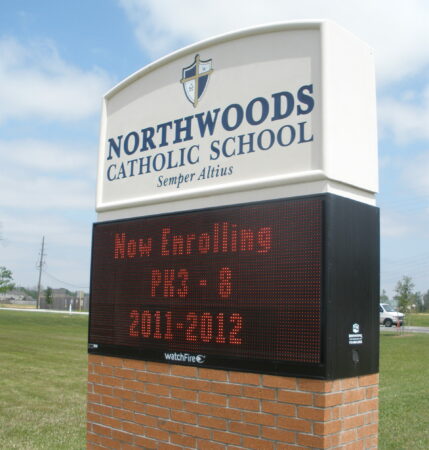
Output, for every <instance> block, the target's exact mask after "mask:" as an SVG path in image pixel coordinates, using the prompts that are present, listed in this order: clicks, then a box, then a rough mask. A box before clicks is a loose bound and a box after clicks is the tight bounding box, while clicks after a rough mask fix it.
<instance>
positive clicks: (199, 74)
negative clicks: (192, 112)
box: [180, 55, 213, 108]
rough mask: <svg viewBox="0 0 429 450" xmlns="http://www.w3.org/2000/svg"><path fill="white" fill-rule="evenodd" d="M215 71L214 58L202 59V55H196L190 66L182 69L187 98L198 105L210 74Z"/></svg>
mask: <svg viewBox="0 0 429 450" xmlns="http://www.w3.org/2000/svg"><path fill="white" fill-rule="evenodd" d="M211 73H213V66H212V60H211V59H207V60H205V61H202V60H201V59H200V55H196V56H195V61H194V62H193V63H192V64H191V65H190V66H188V67H185V68H184V69H182V79H181V80H180V82H181V83H182V85H183V89H184V91H185V95H186V98H187V99H188V100H189V101H190V102H191V103H192V104H193V105H194V108H195V107H196V106H197V105H198V101H199V100H200V98H201V96H202V95H203V93H204V91H205V90H206V87H207V83H208V81H209V76H210V74H211Z"/></svg>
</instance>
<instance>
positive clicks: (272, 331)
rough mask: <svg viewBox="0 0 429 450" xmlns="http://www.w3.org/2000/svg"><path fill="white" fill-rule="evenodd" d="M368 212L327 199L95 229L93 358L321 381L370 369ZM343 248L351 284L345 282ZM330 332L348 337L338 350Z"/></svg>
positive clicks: (373, 294) (372, 224)
mask: <svg viewBox="0 0 429 450" xmlns="http://www.w3.org/2000/svg"><path fill="white" fill-rule="evenodd" d="M375 211H377V208H374V207H372V206H368V205H364V204H361V203H358V202H354V201H351V200H347V199H344V198H339V197H336V196H332V195H330V194H325V195H316V196H311V197H302V198H293V199H286V200H273V201H268V202H261V203H253V204H244V205H235V206H227V207H218V208H211V209H205V210H198V211H190V212H182V213H176V214H167V215H157V216H149V217H142V218H135V219H125V220H119V221H111V222H102V223H97V224H95V226H94V233H93V256H92V280H91V309H90V330H89V351H90V352H91V353H99V354H108V355H116V356H123V357H130V358H137V359H145V360H155V361H163V362H171V363H179V364H192V365H196V366H202V367H216V368H226V369H237V370H250V371H256V372H267V373H283V374H290V375H297V376H300V375H301V376H309V377H318V378H329V377H335V376H336V375H338V374H340V373H344V371H345V372H346V373H348V374H351V373H352V372H353V371H358V372H359V373H366V372H372V371H375V370H376V365H377V362H376V361H377V359H374V355H373V354H371V350H370V349H369V347H367V344H368V342H367V338H368V337H370V336H371V335H372V334H374V336H376V332H375V330H377V329H378V323H377V321H376V320H374V318H376V315H375V314H374V315H373V317H372V316H371V313H370V314H369V316H367V315H366V314H367V312H368V311H369V312H371V311H372V310H373V309H374V310H376V309H375V308H376V307H377V288H376V286H377V275H376V269H377V251H376V250H374V251H372V250H371V246H373V247H374V244H375V247H376V244H377V242H376V236H377V221H376V219H374V218H375V217H376V216H377V213H376V212H375ZM374 214H375V215H374ZM377 217H378V216H377ZM345 224H346V226H344V225H345ZM368 224H369V225H368ZM357 225H358V226H357ZM374 231H375V233H374ZM350 232H351V233H352V235H351V236H350V235H349V234H350ZM344 233H345V234H344ZM347 233H349V234H347ZM333 235H335V242H336V244H334V245H329V246H328V245H327V244H328V243H329V242H330V239H331V237H332V236H333ZM342 236H343V238H342ZM371 236H372V237H371ZM374 236H375V237H374ZM374 239H375V241H374ZM332 241H333V240H332ZM341 242H345V244H346V245H347V252H348V254H349V256H350V255H351V256H352V261H353V262H352V264H358V265H359V266H361V265H362V267H363V269H362V271H361V272H360V278H359V279H355V280H351V281H350V280H348V279H347V276H346V277H344V276H343V273H342V271H343V270H344V271H345V272H347V273H352V272H350V270H349V269H350V267H348V266H349V265H350V262H348V261H342V259H341V257H340V256H341V255H340V254H341V252H342V250H341V245H342V244H341ZM354 254H355V257H354V258H353V255H354ZM348 259H349V258H348ZM337 274H338V276H339V277H340V278H339V279H341V280H342V281H341V283H343V284H344V282H345V284H346V285H343V284H342V285H341V286H339V285H338V284H337V282H336V276H337ZM368 280H369V281H370V282H369V283H368ZM360 286H361V287H360ZM362 286H364V287H363V288H362ZM368 286H369V288H368ZM344 289H350V292H348V293H347V295H345V293H344V292H343V290H344ZM362 289H364V290H366V293H367V294H366V298H364V297H363V295H362V293H363V291H362ZM368 289H369V290H368ZM328 297H329V298H328ZM327 300H329V301H327ZM337 302H341V305H342V306H341V305H340V306H339V305H337V304H336V303H337ZM368 302H369V303H368ZM367 303H368V304H369V306H370V307H369V308H368V307H367V306H368V305H367ZM329 305H331V306H332V308H335V311H337V310H338V311H340V310H341V309H343V310H344V312H343V314H344V319H343V322H344V323H343V324H340V325H339V324H338V323H336V322H335V321H334V320H333V316H332V314H331V313H330V307H331V306H329ZM363 311H366V312H363ZM362 314H364V316H362ZM356 325H357V326H358V329H359V327H360V331H361V333H356V334H359V336H361V338H360V342H359V343H358V345H357V347H359V348H358V350H359V351H357V352H356V345H355V344H356V343H357V341H358V340H359V339H355V342H354V343H352V344H351V343H350V342H351V341H350V340H348V337H347V336H348V334H349V333H352V331H350V330H351V328H352V326H353V327H355V326H356ZM353 329H354V330H355V328H353ZM362 329H364V330H365V331H364V332H365V336H364V337H362ZM355 331H356V330H355ZM333 333H334V334H335V333H344V342H340V343H339V342H336V343H335V352H334V351H332V350H331V349H330V345H331V344H330V343H332V342H333ZM352 350H353V351H355V352H356V353H353V354H352V353H350V352H351V351H352ZM342 352H343V353H344V355H343V354H342ZM359 352H360V353H361V354H359ZM349 353H350V355H349ZM338 357H340V358H343V359H344V361H343V362H341V363H339V365H338V364H337V363H336V358H338Z"/></svg>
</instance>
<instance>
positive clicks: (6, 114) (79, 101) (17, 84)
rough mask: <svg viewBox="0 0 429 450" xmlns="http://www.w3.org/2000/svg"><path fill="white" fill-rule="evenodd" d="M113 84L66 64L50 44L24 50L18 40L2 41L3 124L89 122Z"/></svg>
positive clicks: (0, 114) (35, 44)
mask: <svg viewBox="0 0 429 450" xmlns="http://www.w3.org/2000/svg"><path fill="white" fill-rule="evenodd" d="M111 84H112V81H111V80H110V79H109V77H108V75H107V74H106V73H104V72H103V71H101V70H99V69H92V70H88V71H85V70H82V69H80V68H78V67H75V66H73V65H71V64H68V63H66V62H65V61H64V60H63V59H61V57H60V56H59V54H58V52H57V50H56V48H55V46H54V45H53V44H52V43H51V42H46V41H45V42H33V43H32V44H30V45H27V46H24V45H23V44H21V43H19V42H18V41H16V40H15V39H11V38H8V39H2V40H0V123H1V122H4V121H6V120H9V119H31V118H41V119H44V120H55V121H75V120H81V119H84V118H87V117H89V116H90V115H92V114H94V113H98V112H99V111H100V107H101V100H100V99H101V97H102V95H103V94H104V93H105V92H106V91H107V89H108V87H109V86H111Z"/></svg>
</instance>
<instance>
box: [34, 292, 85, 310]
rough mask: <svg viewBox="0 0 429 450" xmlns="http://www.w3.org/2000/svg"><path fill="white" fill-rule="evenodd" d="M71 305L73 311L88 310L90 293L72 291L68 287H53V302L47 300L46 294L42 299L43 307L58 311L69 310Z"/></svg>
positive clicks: (41, 306) (41, 305) (41, 304)
mask: <svg viewBox="0 0 429 450" xmlns="http://www.w3.org/2000/svg"><path fill="white" fill-rule="evenodd" d="M70 305H71V310H72V311H88V308H89V295H88V294H85V293H84V292H83V291H78V292H77V293H74V292H73V293H72V292H70V291H68V290H67V289H64V288H61V289H52V303H51V304H48V303H47V302H46V296H45V295H43V296H42V298H41V299H40V308H41V309H55V310H57V311H69V310H70Z"/></svg>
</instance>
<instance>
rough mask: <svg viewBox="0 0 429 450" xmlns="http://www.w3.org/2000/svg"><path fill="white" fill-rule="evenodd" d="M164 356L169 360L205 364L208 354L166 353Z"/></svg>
mask: <svg viewBox="0 0 429 450" xmlns="http://www.w3.org/2000/svg"><path fill="white" fill-rule="evenodd" d="M164 358H165V359H166V360H167V361H180V362H189V363H198V364H204V362H205V360H206V355H190V354H189V353H164Z"/></svg>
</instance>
